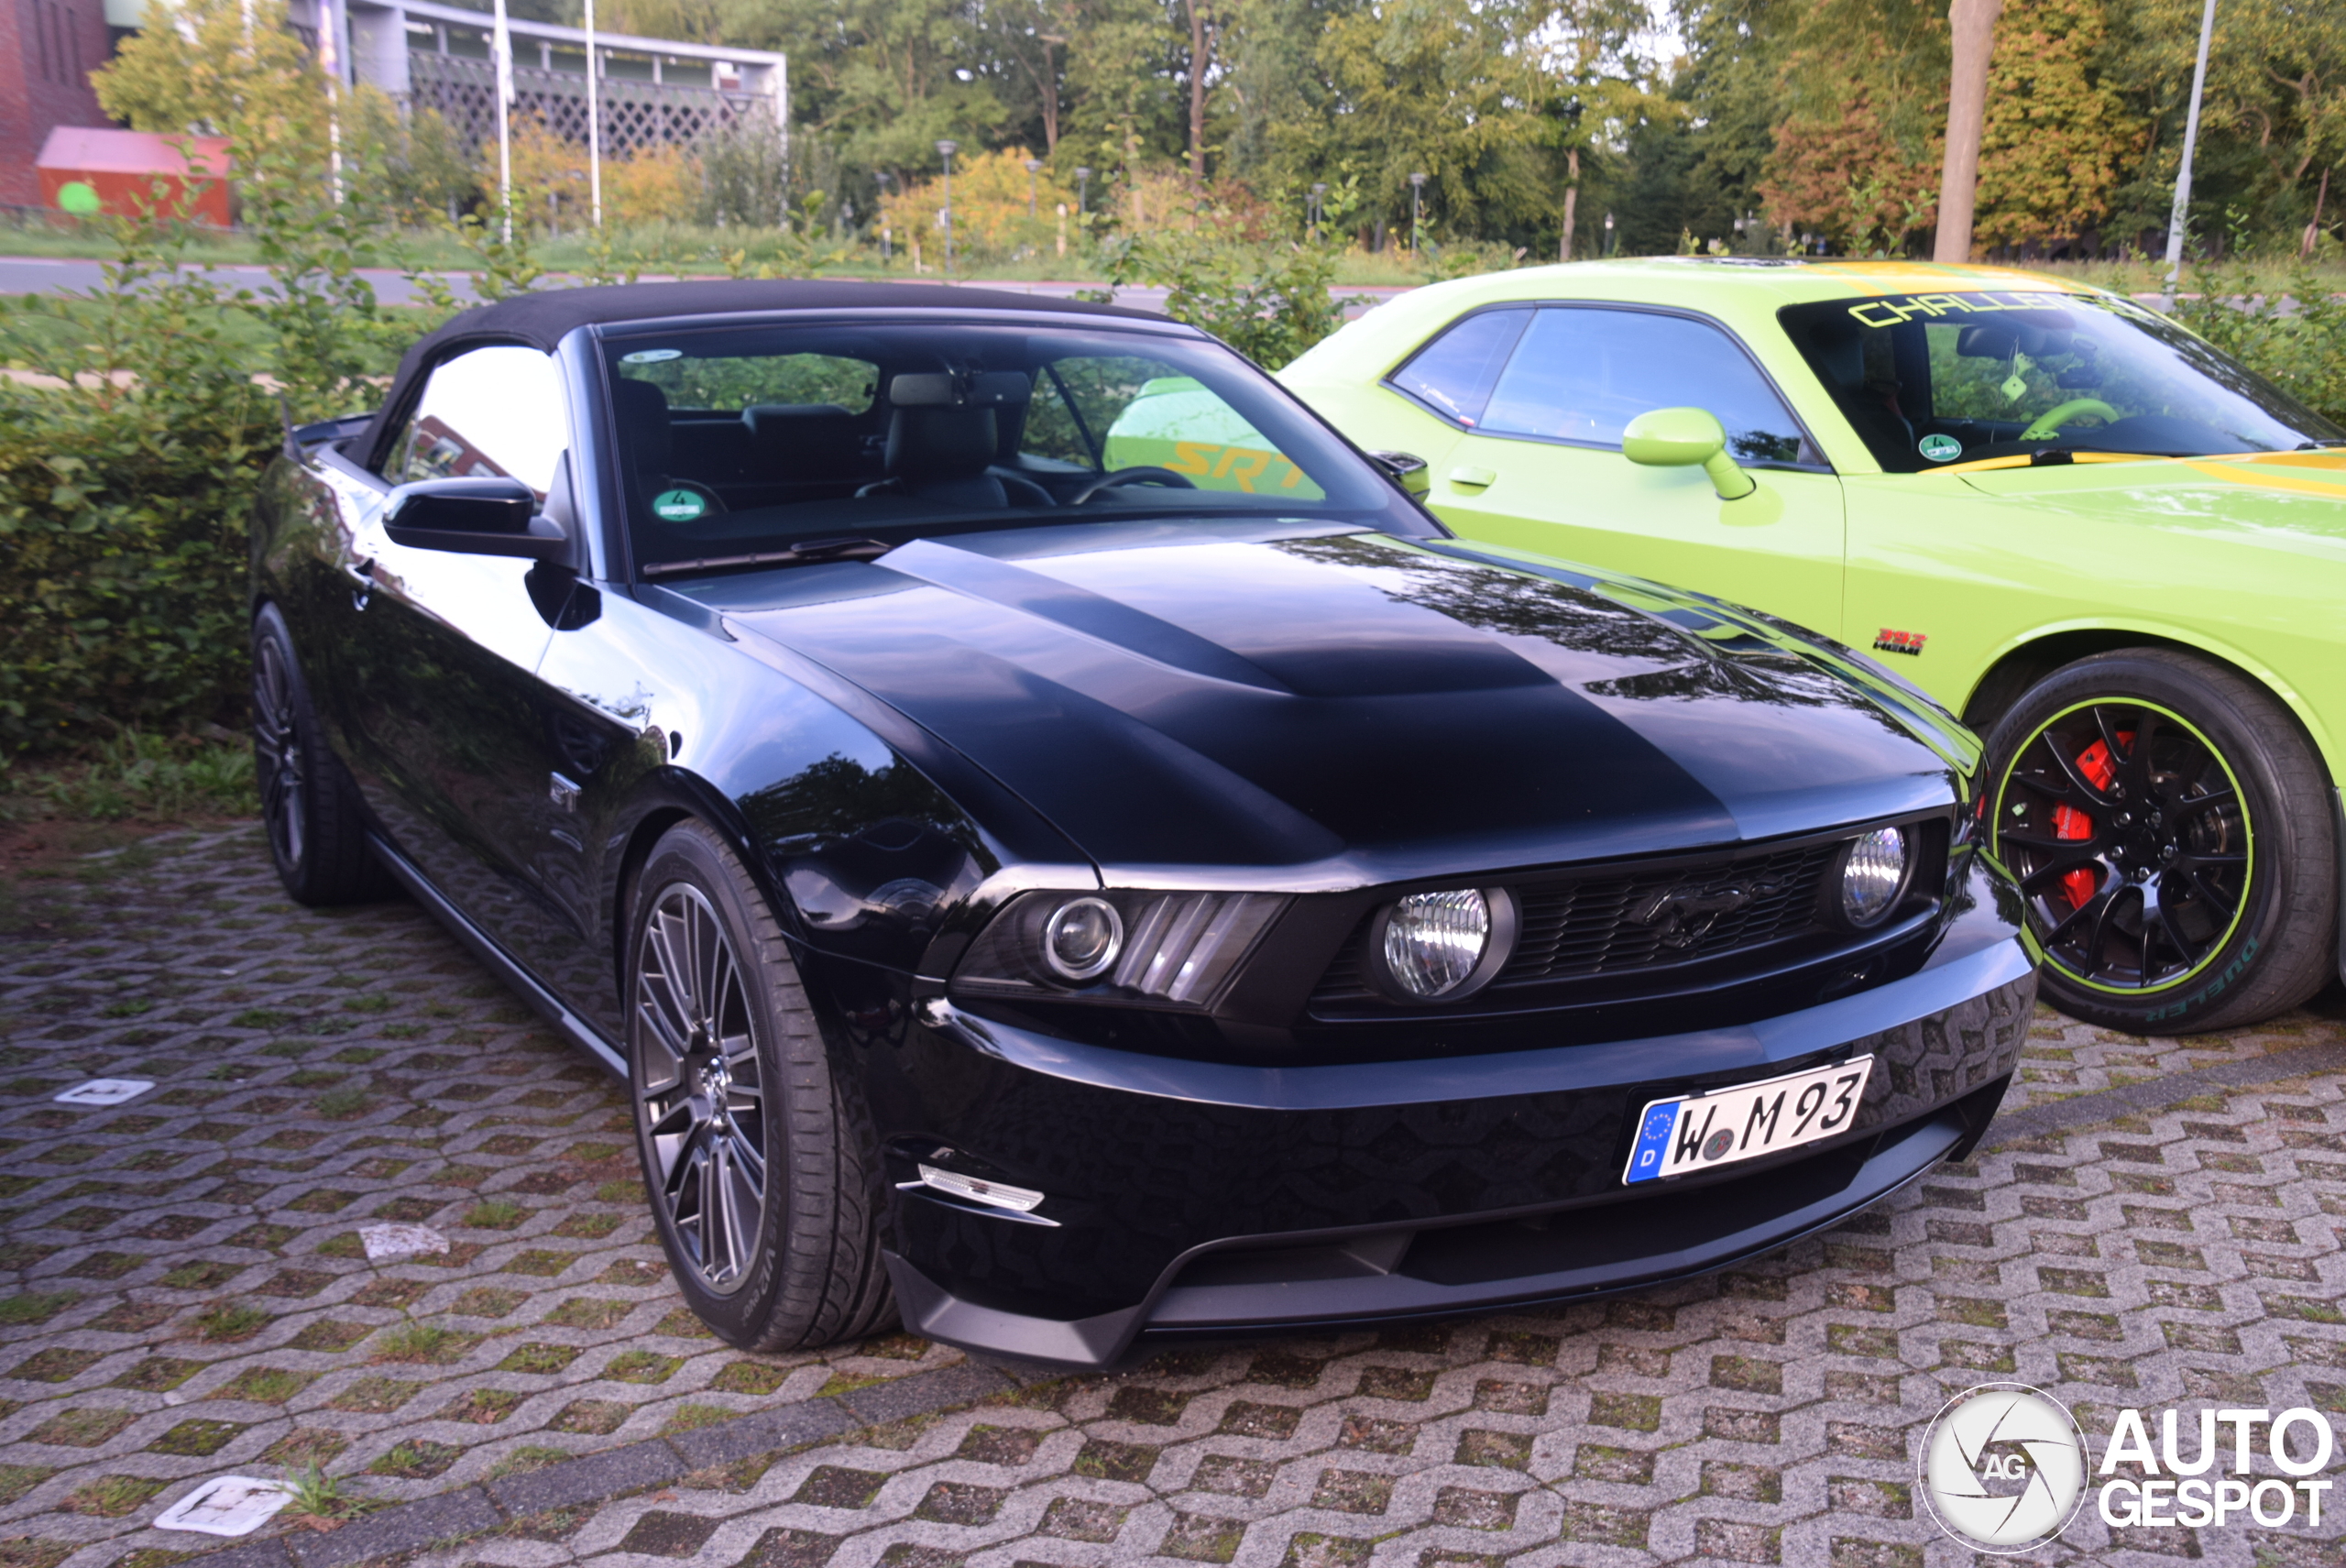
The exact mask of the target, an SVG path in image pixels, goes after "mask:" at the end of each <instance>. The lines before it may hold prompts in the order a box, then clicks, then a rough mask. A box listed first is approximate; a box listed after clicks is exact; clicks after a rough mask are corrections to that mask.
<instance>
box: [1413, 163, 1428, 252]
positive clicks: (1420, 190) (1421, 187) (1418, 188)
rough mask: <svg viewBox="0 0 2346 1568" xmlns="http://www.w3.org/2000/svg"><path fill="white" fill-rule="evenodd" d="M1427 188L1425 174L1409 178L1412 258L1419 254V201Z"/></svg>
mask: <svg viewBox="0 0 2346 1568" xmlns="http://www.w3.org/2000/svg"><path fill="white" fill-rule="evenodd" d="M1425 188H1426V177H1425V176H1424V175H1423V174H1412V175H1410V176H1409V254H1410V255H1411V256H1415V255H1416V254H1417V253H1418V214H1419V211H1420V208H1419V199H1420V197H1421V196H1422V195H1423V194H1424V192H1425Z"/></svg>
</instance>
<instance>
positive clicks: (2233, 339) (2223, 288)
mask: <svg viewBox="0 0 2346 1568" xmlns="http://www.w3.org/2000/svg"><path fill="white" fill-rule="evenodd" d="M2192 281H2193V287H2194V290H2195V291H2196V292H2197V294H2198V297H2197V298H2196V299H2192V298H2187V299H2180V300H2178V301H2176V310H2175V315H2176V320H2178V321H2180V322H2181V323H2183V324H2184V325H2186V326H2187V327H2189V328H2190V329H2191V330H2192V331H2194V332H2196V333H2198V334H2199V335H2200V336H2202V337H2204V338H2206V339H2207V340H2208V341H2209V342H2210V343H2212V344H2214V345H2216V346H2217V347H2218V348H2220V349H2222V350H2223V351H2224V352H2225V353H2227V354H2230V355H2231V356H2234V357H2235V358H2238V359H2240V360H2242V361H2243V362H2244V363H2246V364H2247V365H2248V366H2249V367H2251V368H2252V369H2254V370H2255V371H2256V372H2257V373H2258V374H2260V375H2262V376H2264V378H2265V379H2267V380H2269V381H2271V382H2273V383H2274V384H2275V385H2276V386H2278V387H2279V388H2281V389H2282V390H2284V391H2286V392H2287V393H2288V394H2289V395H2290V396H2292V397H2294V398H2296V399H2297V400H2298V401H2299V402H2301V403H2304V404H2305V405H2306V406H2307V407H2308V408H2310V409H2312V410H2313V411H2315V412H2317V413H2319V414H2321V415H2323V416H2324V417H2325V418H2327V419H2329V420H2330V422H2332V423H2334V424H2338V425H2341V426H2346V296H2341V295H2340V294H2338V293H2337V292H2335V291H2333V289H2332V287H2331V285H2330V283H2329V282H2328V281H2326V280H2323V279H2321V278H2319V277H2317V276H2316V275H2315V273H2314V270H2313V269H2312V268H2310V267H2308V266H2304V265H2300V266H2298V267H2297V269H2295V271H2294V272H2292V273H2291V275H2290V277H2289V279H2288V280H2287V282H2286V284H2285V285H2284V286H2283V287H2282V288H2281V289H2280V290H2277V291H2274V292H2273V293H2269V294H2268V293H2263V292H2260V291H2258V290H2257V287H2256V281H2255V280H2254V278H2253V277H2252V276H2251V275H2250V274H2249V272H2248V271H2247V269H2244V268H2239V267H2233V268H2227V269H2208V270H2204V271H2202V272H2200V273H2199V274H2198V276H2197V277H2195V278H2194V279H2193V280H2192Z"/></svg>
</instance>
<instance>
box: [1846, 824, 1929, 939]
mask: <svg viewBox="0 0 2346 1568" xmlns="http://www.w3.org/2000/svg"><path fill="white" fill-rule="evenodd" d="M1912 869H1913V854H1912V852H1911V851H1910V850H1909V849H1908V847H1907V842H1906V830H1905V829H1904V828H1875V829H1874V830H1873V831H1872V832H1870V833H1861V834H1859V835H1858V837H1857V838H1855V839H1850V840H1849V847H1848V848H1847V850H1843V851H1842V853H1841V896H1840V908H1841V918H1842V919H1843V920H1845V921H1847V923H1848V924H1849V925H1851V926H1853V927H1857V928H1858V930H1861V931H1862V930H1864V929H1866V928H1867V927H1870V926H1878V925H1880V923H1881V921H1882V919H1883V918H1884V917H1885V916H1888V915H1889V914H1890V912H1891V910H1892V909H1895V908H1896V907H1897V906H1898V898H1899V895H1900V894H1902V893H1904V892H1905V891H1906V877H1907V873H1908V872H1910V871H1911V870H1912Z"/></svg>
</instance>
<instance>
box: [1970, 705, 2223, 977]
mask: <svg viewBox="0 0 2346 1568" xmlns="http://www.w3.org/2000/svg"><path fill="white" fill-rule="evenodd" d="M1994 813H1995V815H1994V833H1993V850H1994V853H1995V854H1996V855H1997V857H1998V858H1999V859H2000V860H2001V861H2002V862H2003V863H2004V865H2005V866H2006V867H2007V868H2009V869H2010V871H2011V872H2012V875H2013V876H2014V878H2015V879H2016V880H2017V881H2018V883H2019V884H2020V889H2021V893H2022V895H2023V898H2024V899H2025V900H2026V903H2027V906H2028V917H2029V924H2030V928H2031V929H2032V930H2033V931H2034V933H2035V936H2036V938H2037V940H2038V941H2039V943H2041V944H2042V946H2043V947H2044V948H2045V959H2046V961H2047V962H2048V963H2050V964H2052V965H2053V966H2054V967H2055V968H2056V969H2058V970H2060V971H2061V972H2062V973H2064V974H2065V975H2066V976H2067V977H2068V978H2069V979H2070V980H2072V981H2077V983H2079V984H2082V985H2086V986H2089V987H2091V988H2093V989H2095V990H2097V991H2103V992H2137V993H2139V992H2151V991H2160V990H2165V988H2167V987H2169V986H2173V985H2177V984H2180V983H2182V982H2183V981H2187V980H2189V979H2191V978H2192V977H2193V976H2194V975H2196V974H2198V972H2199V970H2201V969H2202V968H2203V967H2205V966H2206V965H2207V964H2208V963H2209V960H2210V959H2213V958H2214V957H2215V956H2216V955H2217V954H2218V953H2220V951H2221V950H2222V949H2223V948H2224V946H2225V944H2226V943H2227V942H2228V941H2229V940H2230V939H2231V935H2232V933H2233V931H2234V930H2235V929H2236V928H2237V927H2239V924H2240V919H2241V915H2242V911H2243V910H2244V909H2246V907H2247V906H2248V891H2249V879H2250V874H2251V860H2250V833H2251V824H2250V821H2249V816H2248V806H2247V803H2246V801H2245V800H2244V799H2243V798H2242V794H2241V788H2240V781H2239V780H2238V778H2237V777H2236V776H2235V775H2234V773H2233V772H2232V769H2231V764H2230V763H2229V762H2226V761H2225V759H2224V756H2223V754H2222V752H2221V751H2219V750H2218V749H2217V748H2216V746H2215V745H2214V744H2213V743H2212V742H2211V741H2209V739H2208V738H2207V737H2206V736H2205V735H2203V734H2201V733H2200V732H2199V730H2198V729H2195V728H2194V727H2193V726H2192V725H2191V724H2190V723H2189V722H2188V721H2187V720H2186V719H2184V718H2182V717H2181V716H2179V715H2177V714H2175V713H2172V712H2169V711H2168V710H2167V709H2165V708H2163V707H2157V706H2155V705H2154V704H2151V703H2146V702H2126V701H2096V702H2087V703H2080V704H2078V705H2077V706H2076V707H2069V708H2066V709H2064V710H2063V711H2062V712H2060V713H2057V714H2055V715H2054V716H2053V717H2052V718H2048V719H2046V720H2045V722H2044V723H2043V724H2041V725H2039V726H2038V727H2037V729H2035V731H2034V733H2032V734H2031V735H2030V736H2029V737H2028V739H2027V740H2025V741H2024V742H2023V744H2022V745H2021V746H2020V748H2019V749H2018V751H2015V752H2014V753H2013V756H2012V763H2011V765H2010V766H2009V767H2008V768H2007V769H2006V770H2005V772H2004V776H2003V778H2002V780H2001V784H2000V785H1999V788H1998V790H1997V795H1996V801H1995V806H1994Z"/></svg>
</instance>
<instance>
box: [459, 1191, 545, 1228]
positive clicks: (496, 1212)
mask: <svg viewBox="0 0 2346 1568" xmlns="http://www.w3.org/2000/svg"><path fill="white" fill-rule="evenodd" d="M529 1217H530V1212H529V1211H528V1210H527V1209H524V1208H522V1207H521V1205H520V1204H519V1203H514V1202H510V1201H507V1200H505V1199H503V1198H484V1199H483V1200H481V1201H479V1202H477V1203H476V1204H474V1205H473V1206H472V1207H471V1208H470V1209H467V1210H466V1212H465V1223H466V1225H469V1226H470V1227H472V1228H473V1229H474V1230H477V1231H510V1230H515V1229H518V1228H519V1227H520V1225H521V1222H522V1221H524V1220H526V1219H528V1218H529Z"/></svg>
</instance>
